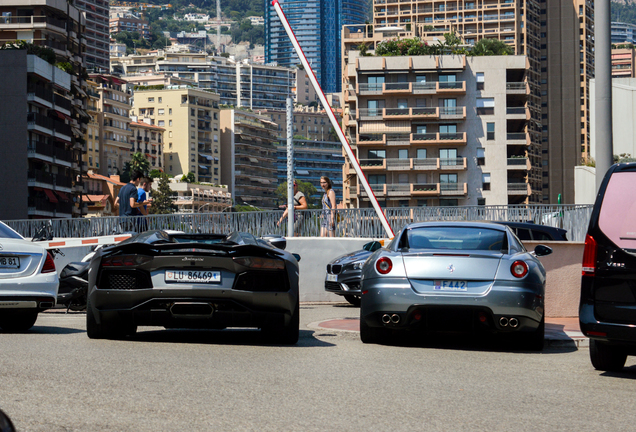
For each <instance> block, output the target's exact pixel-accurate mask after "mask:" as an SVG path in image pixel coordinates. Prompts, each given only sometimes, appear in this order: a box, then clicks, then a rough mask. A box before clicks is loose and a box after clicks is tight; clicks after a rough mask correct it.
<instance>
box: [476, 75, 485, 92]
mask: <svg viewBox="0 0 636 432" xmlns="http://www.w3.org/2000/svg"><path fill="white" fill-rule="evenodd" d="M485 84H486V83H485V81H484V73H483V72H477V90H483V89H484V85H485Z"/></svg>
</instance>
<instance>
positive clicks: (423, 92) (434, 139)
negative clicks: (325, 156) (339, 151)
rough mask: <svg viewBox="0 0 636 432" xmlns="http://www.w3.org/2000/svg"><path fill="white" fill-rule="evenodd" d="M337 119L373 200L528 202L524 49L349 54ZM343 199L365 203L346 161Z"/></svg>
mask: <svg viewBox="0 0 636 432" xmlns="http://www.w3.org/2000/svg"><path fill="white" fill-rule="evenodd" d="M346 73H347V78H348V85H350V86H352V87H353V88H354V91H353V92H350V93H345V97H344V103H345V108H344V112H345V115H344V119H343V126H344V130H345V134H346V135H348V139H349V142H350V143H351V144H352V145H353V148H354V151H355V152H356V156H357V158H358V159H359V161H360V164H361V167H362V170H363V172H364V174H365V176H366V177H367V179H368V181H369V183H370V184H371V187H372V189H373V191H374V194H375V195H376V197H377V198H378V200H379V201H380V204H381V205H382V206H387V207H406V206H457V205H486V204H488V205H507V204H528V203H530V202H531V199H532V196H533V192H532V182H531V177H530V174H531V172H532V171H533V168H534V167H533V166H532V159H531V151H532V149H533V143H532V140H531V137H530V136H531V134H530V128H529V124H530V122H531V120H532V117H531V114H530V86H529V84H528V81H527V78H528V68H527V58H526V57H525V56H483V57H466V56H463V55H461V56H460V55H457V56H414V57H359V58H355V59H352V58H350V59H349V67H348V69H347V71H346ZM343 178H344V179H345V182H344V186H343V187H344V192H343V195H344V202H345V204H346V205H347V206H348V207H349V206H351V207H370V205H371V204H370V201H369V197H368V195H367V193H366V192H365V191H364V189H363V188H362V187H361V185H360V183H359V182H358V179H357V176H356V175H355V172H354V171H353V168H352V166H351V164H350V163H346V164H345V166H344V177H343Z"/></svg>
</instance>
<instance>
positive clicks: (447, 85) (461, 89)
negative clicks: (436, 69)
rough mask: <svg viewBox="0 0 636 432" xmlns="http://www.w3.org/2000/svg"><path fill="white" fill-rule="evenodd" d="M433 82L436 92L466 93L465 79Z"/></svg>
mask: <svg viewBox="0 0 636 432" xmlns="http://www.w3.org/2000/svg"><path fill="white" fill-rule="evenodd" d="M435 84H436V90H437V93H441V94H445V95H446V94H462V93H466V81H438V82H436V83H435Z"/></svg>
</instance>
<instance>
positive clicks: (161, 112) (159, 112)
mask: <svg viewBox="0 0 636 432" xmlns="http://www.w3.org/2000/svg"><path fill="white" fill-rule="evenodd" d="M159 99H161V98H159ZM159 102H161V101H159ZM164 112H165V110H164V109H163V108H158V109H157V115H163V114H164Z"/></svg>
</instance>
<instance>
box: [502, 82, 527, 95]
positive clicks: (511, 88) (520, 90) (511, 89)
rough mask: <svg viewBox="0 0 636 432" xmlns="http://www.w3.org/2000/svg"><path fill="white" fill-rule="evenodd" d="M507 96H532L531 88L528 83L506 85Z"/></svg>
mask: <svg viewBox="0 0 636 432" xmlns="http://www.w3.org/2000/svg"><path fill="white" fill-rule="evenodd" d="M506 94H525V95H529V94H530V86H529V85H528V83H527V82H509V83H506Z"/></svg>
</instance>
